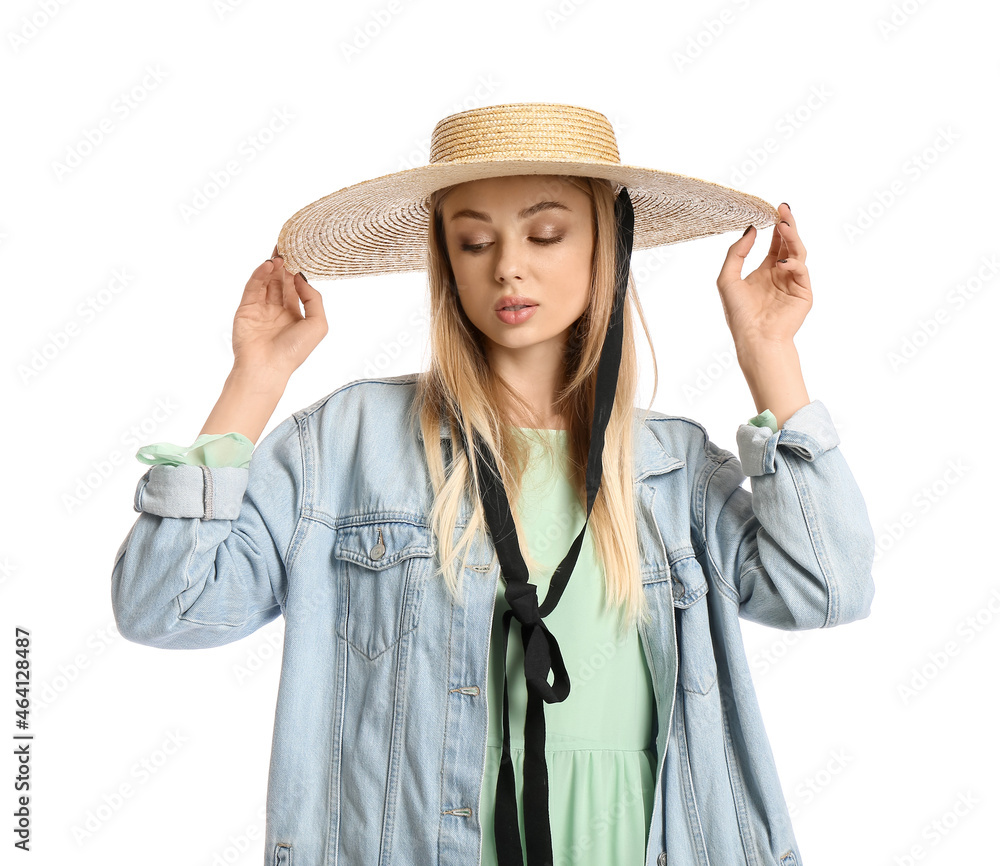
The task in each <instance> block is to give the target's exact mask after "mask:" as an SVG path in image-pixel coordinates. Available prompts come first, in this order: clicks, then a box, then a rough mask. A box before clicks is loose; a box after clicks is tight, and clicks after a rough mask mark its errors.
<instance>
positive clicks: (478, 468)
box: [112, 104, 874, 866]
mask: <svg viewBox="0 0 1000 866" xmlns="http://www.w3.org/2000/svg"><path fill="white" fill-rule="evenodd" d="M633 200H634V201H635V205H634V208H633V204H632V202H633ZM747 214H751V215H752V216H754V217H755V221H757V222H760V223H763V224H771V223H774V225H775V227H774V230H773V233H772V237H771V244H770V248H769V250H768V253H767V255H766V256H765V258H764V260H763V262H762V263H761V264H760V266H759V267H758V268H757V269H756V270H754V271H753V272H752V273H750V274H748V275H747V276H746V277H742V276H741V271H742V266H743V260H744V259H745V258H746V257H747V255H748V254H749V252H750V250H751V248H752V246H753V243H754V240H755V238H756V229H755V228H754V227H753V224H752V222H751V225H750V226H749V228H747V230H746V231H745V232H744V234H743V235H742V236H741V237H740V239H739V240H737V241H736V242H735V243H734V244H733V245H732V246H731V247H730V249H729V252H728V255H727V256H726V259H725V262H724V263H723V266H722V270H721V272H720V274H719V277H718V281H717V286H718V289H719V292H720V295H721V298H722V303H723V308H724V311H725V315H726V321H727V322H728V324H729V327H730V329H731V331H732V334H733V339H734V342H735V347H736V352H737V357H738V359H739V363H740V368H741V369H742V371H743V373H744V375H745V376H746V380H747V384H748V385H749V388H750V391H751V394H752V396H753V399H754V402H755V404H756V408H757V410H758V413H759V414H758V415H756V416H755V417H754V418H752V419H750V421H749V422H748V423H746V424H742V425H740V427H739V430H738V433H737V442H738V446H739V452H740V459H737V457H736V456H735V455H733V454H730V453H729V452H726V451H724V450H722V449H720V448H718V447H717V446H715V445H714V444H713V443H712V442H711V441H710V439H709V438H708V435H707V432H706V431H705V429H704V428H703V427H702V426H701V425H699V424H698V423H697V422H695V421H692V420H690V419H687V418H683V417H680V416H674V415H665V414H662V413H658V412H653V411H650V410H648V409H647V410H646V411H641V410H639V409H637V408H636V407H635V406H634V401H635V397H636V389H637V381H638V370H637V360H636V353H635V345H634V335H633V322H632V313H633V310H634V311H635V314H636V315H637V316H638V317H639V318H640V320H641V321H642V322H643V327H644V328H645V321H644V320H643V319H642V314H641V309H640V308H639V304H638V297H637V295H636V293H635V289H634V285H633V284H632V283H631V282H630V280H629V271H628V260H629V254H630V252H631V249H632V245H633V238H634V239H635V245H636V246H654V245H656V244H658V243H672V242H677V241H682V240H687V239H691V238H695V237H701V236H704V235H707V234H712V233H716V232H719V231H725V230H729V229H730V228H733V227H734V225H733V221H734V220H736V219H740V218H746V216H747ZM776 216H777V220H776V221H775V214H774V212H773V209H771V208H770V206H769V205H767V204H766V203H764V202H761V201H760V200H759V199H755V198H754V197H752V196H748V195H746V194H744V193H740V192H737V191H735V190H728V189H726V188H725V187H719V186H717V185H714V184H710V183H709V182H706V181H699V180H697V179H693V178H686V177H684V176H681V175H674V174H667V173H665V172H655V171H652V170H648V169H635V168H631V167H628V166H622V165H621V163H620V162H619V160H618V154H617V148H616V147H615V146H614V135H613V131H612V130H611V127H610V124H608V123H607V120H606V118H604V116H603V115H600V114H598V113H596V112H590V111H588V110H586V109H580V108H576V107H572V106H553V105H545V104H541V105H536V104H529V105H506V106H491V107H488V108H484V109H476V110H474V111H471V112H462V113H461V114H458V115H453V116H451V117H449V118H445V119H444V120H443V121H441V122H440V123H439V124H438V126H437V127H436V128H435V133H434V136H433V138H432V154H431V165H429V166H427V167H423V168H421V169H411V170H409V171H407V172H401V173H398V174H397V175H392V176H388V177H387V178H379V179H376V180H375V181H369V182H366V183H365V184H358V185H356V186H355V187H348V188H346V189H345V190H341V191H340V192H339V193H336V194H334V195H333V196H328V197H327V198H326V199H322V200H320V201H318V202H315V203H313V205H310V206H309V207H308V208H304V209H303V210H302V211H300V212H299V213H298V214H296V215H295V217H293V218H292V219H290V220H289V221H288V222H287V223H286V225H285V227H284V228H283V229H282V233H281V236H280V237H279V244H278V247H281V248H282V254H280V255H279V253H278V247H276V248H275V256H274V257H273V258H272V259H271V260H269V261H266V262H264V263H263V264H261V265H260V266H259V267H258V268H256V270H255V271H254V272H253V274H252V275H251V277H250V280H249V281H248V283H247V285H246V289H245V291H244V294H243V299H242V302H241V304H240V307H239V309H238V311H237V314H236V319H235V324H234V329H233V350H234V355H235V362H234V367H233V371H232V373H231V375H230V377H229V379H228V380H227V382H226V386H225V389H224V391H223V394H222V396H221V397H220V399H219V401H218V403H217V404H216V406H215V408H214V410H213V411H212V413H211V415H210V416H209V418H208V421H207V422H206V424H205V426H204V428H203V430H202V434H201V436H199V437H198V439H197V440H196V441H195V443H194V445H192V446H191V448H188V449H181V448H177V447H175V446H171V445H169V444H166V443H160V444H159V445H154V446H147V447H146V448H144V449H140V452H139V454H138V455H137V456H138V457H139V458H140V459H141V460H143V461H144V462H148V463H151V464H154V465H153V466H152V468H151V469H150V470H149V471H148V472H147V473H146V474H145V475H144V476H143V477H142V478H141V479H140V481H139V484H138V487H137V490H136V496H135V504H134V507H135V509H136V511H139V512H141V513H140V516H139V518H138V520H137V521H136V523H135V525H134V527H133V528H132V530H131V532H130V533H129V536H128V537H127V538H126V539H125V542H124V543H123V544H122V546H121V548H120V549H119V551H118V556H117V558H116V561H115V565H114V571H113V575H112V601H113V606H114V612H115V616H116V620H117V622H118V626H119V629H120V630H121V633H122V634H123V635H124V636H125V637H126V638H129V639H130V640H134V641H137V642H140V643H144V644H148V645H152V646H160V647H172V648H194V647H205V646H216V645H219V644H223V643H227V642H230V641H234V640H238V639H240V638H242V637H245V636H246V635H248V634H250V633H252V632H253V631H255V630H256V629H257V628H259V627H260V626H262V625H264V624H265V623H267V622H269V621H271V620H272V619H274V618H275V617H276V616H278V615H279V614H282V615H283V616H284V618H285V642H284V650H283V656H282V674H281V685H280V688H279V695H278V703H277V713H276V718H275V736H274V742H273V751H272V756H271V771H270V777H269V786H268V811H267V829H266V843H265V844H266V847H265V863H268V864H271V863H276V864H277V863H285V864H295V866H304V864H309V866H312V864H320V863H322V864H327V863H333V862H337V863H350V864H355V863H357V864H361V863H382V864H390V863H422V864H423V863H441V864H468V863H483V864H499V866H509V864H514V863H519V864H520V863H524V862H527V863H528V864H529V866H536V864H552V863H559V864H569V863H580V864H591V863H593V864H597V863H601V864H605V863H614V864H635V866H639V864H643V863H645V864H649V866H652V864H659V866H662V864H664V863H670V864H671V866H680V864H684V866H687V864H691V866H694V864H705V863H709V862H711V863H725V864H727V866H731V864H736V863H747V864H757V866H759V864H780V866H794V864H800V863H801V862H802V861H801V856H800V854H799V852H798V848H797V845H796V842H795V839H794V835H793V832H792V828H791V825H790V821H789V816H788V812H787V809H786V806H785V801H784V798H783V796H782V791H781V787H780V784H779V782H778V777H777V772H776V769H775V767H774V761H773V757H772V754H771V750H770V747H769V745H768V741H767V737H766V734H765V731H764V728H763V724H762V720H761V717H760V712H759V709H758V707H757V703H756V699H755V697H754V691H753V683H752V680H751V677H750V673H749V669H748V665H747V661H746V656H745V653H744V650H743V645H742V640H741V636H740V630H739V622H738V617H739V616H743V617H745V618H747V619H751V620H754V621H756V622H761V623H766V624H769V625H773V626H775V627H778V628H785V629H802V628H815V627H829V626H833V625H837V624H840V623H845V622H850V621H852V620H855V619H859V618H861V617H864V616H867V615H868V613H869V611H870V604H871V600H872V596H873V585H872V581H871V563H872V560H873V557H874V538H873V533H872V531H871V526H870V524H869V522H868V516H867V511H866V509H865V505H864V501H863V499H862V496H861V494H860V491H859V490H858V488H857V485H856V484H855V482H854V479H853V477H852V475H851V473H850V470H849V469H848V468H847V465H846V463H845V462H844V459H843V457H842V455H841V454H840V452H839V450H838V449H837V444H838V442H839V439H838V437H837V434H836V431H835V429H834V427H833V423H832V421H831V419H830V416H829V414H828V412H827V411H826V409H825V407H824V406H823V404H822V403H820V402H818V401H810V400H809V397H808V395H807V393H806V390H805V386H804V383H803V380H802V375H801V371H800V368H799V364H798V359H797V354H796V351H795V347H794V345H793V342H792V338H793V336H794V334H795V333H796V331H797V330H798V328H799V326H800V325H801V323H802V321H803V318H804V316H805V315H806V313H807V312H808V311H809V308H810V306H811V303H812V294H811V287H810V281H809V275H808V271H807V269H806V266H805V255H806V251H805V247H804V246H803V244H802V240H801V238H800V236H799V233H798V229H797V227H796V223H795V219H794V217H793V216H792V214H791V211H790V209H789V208H788V205H787V204H784V203H783V204H782V205H781V206H780V208H779V210H778V211H777V214H776ZM423 266H426V268H427V271H428V277H429V289H430V304H431V349H432V355H431V363H430V369H429V370H427V371H425V372H422V373H419V374H413V375H406V376H394V377H386V378H381V379H362V380H359V381H356V382H352V383H350V384H348V385H345V386H344V387H342V388H340V389H338V390H337V391H334V392H333V393H332V394H329V395H327V396H326V397H324V398H322V399H321V400H319V401H317V402H316V403H314V404H313V405H312V406H309V407H307V408H305V409H302V410H300V411H298V412H296V413H294V414H293V415H292V416H291V417H290V418H288V419H286V420H285V421H284V422H283V423H281V424H280V425H278V426H277V427H276V428H275V429H274V430H272V431H271V433H270V434H269V435H268V436H267V437H265V438H264V439H263V440H262V441H261V442H260V444H258V445H257V446H256V449H254V443H255V442H256V440H257V439H258V438H259V437H260V434H261V432H262V430H263V428H264V426H265V425H266V424H267V422H268V420H269V418H270V416H271V414H272V412H273V410H274V408H275V406H276V404H277V401H278V399H279V398H280V396H281V394H282V393H283V390H284V387H285V385H286V383H287V381H288V378H289V377H290V375H291V374H292V372H294V370H296V369H297V368H298V367H299V366H300V365H301V364H302V363H303V361H304V360H305V359H306V357H307V356H308V355H309V353H310V352H311V351H312V350H313V349H314V348H315V346H316V345H317V344H318V343H319V341H320V340H321V339H322V338H323V337H324V336H325V335H326V333H327V332H328V330H329V325H328V322H327V318H326V315H325V313H324V306H323V300H322V298H321V296H320V293H319V292H318V291H317V290H316V289H315V288H314V287H313V286H312V285H310V283H309V282H308V281H307V280H306V279H305V277H304V274H303V270H305V271H306V272H308V273H309V274H310V275H311V276H312V277H316V276H326V277H338V276H355V275H360V274H365V273H381V272H389V271H400V270H412V269H415V268H418V267H423ZM300 302H301V305H302V309H301V310H300ZM364 326H365V325H364V324H363V323H340V322H337V323H335V327H364ZM251 452H252V458H251V456H250V455H251ZM748 475H749V477H750V479H751V491H747V490H746V489H745V488H743V487H742V482H743V481H745V480H746V477H747V476H748ZM570 578H572V579H570ZM513 619H517V621H518V626H517V628H516V629H515V631H516V632H518V633H519V634H520V637H521V640H520V641H516V640H515V641H510V642H508V640H507V636H508V631H509V630H510V629H511V628H512V622H511V621H512V620H513ZM550 674H551V675H552V680H553V681H552V682H549V677H550ZM522 732H523V734H524V736H523V737H522V736H521V734H522ZM525 856H526V859H525Z"/></svg>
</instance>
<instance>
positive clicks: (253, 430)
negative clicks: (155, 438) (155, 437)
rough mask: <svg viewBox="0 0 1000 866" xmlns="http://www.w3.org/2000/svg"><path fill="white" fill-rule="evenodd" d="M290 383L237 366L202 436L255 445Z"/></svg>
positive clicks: (278, 377)
mask: <svg viewBox="0 0 1000 866" xmlns="http://www.w3.org/2000/svg"><path fill="white" fill-rule="evenodd" d="M287 383H288V380H287V379H285V378H282V377H280V376H274V375H269V374H266V373H262V372H259V371H256V370H237V369H236V368H235V367H234V368H233V370H232V372H231V373H230V374H229V376H228V378H227V379H226V384H225V385H224V386H223V389H222V394H221V395H220V396H219V399H218V401H217V402H216V404H215V407H214V408H213V409H212V412H211V414H210V415H209V416H208V420H206V421H205V426H204V427H202V428H201V433H199V435H203V434H206V433H207V434H212V433H233V432H236V433H242V434H243V435H244V436H246V437H247V439H249V440H250V441H251V442H253V443H255V444H256V442H257V440H258V439H259V438H260V434H261V433H262V432H263V430H264V427H265V426H266V425H267V422H268V421H269V420H270V418H271V415H272V414H274V410H275V407H276V406H277V405H278V401H279V400H280V399H281V395H282V394H284V392H285V385H286V384H287ZM772 411H773V410H772Z"/></svg>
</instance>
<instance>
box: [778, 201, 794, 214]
mask: <svg viewBox="0 0 1000 866" xmlns="http://www.w3.org/2000/svg"><path fill="white" fill-rule="evenodd" d="M781 204H783V205H784V206H785V207H787V208H788V212H789V213H791V211H792V206H791V205H790V204H789V203H788V202H787V201H783V202H782V203H781Z"/></svg>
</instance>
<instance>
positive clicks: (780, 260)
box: [778, 259, 788, 264]
mask: <svg viewBox="0 0 1000 866" xmlns="http://www.w3.org/2000/svg"><path fill="white" fill-rule="evenodd" d="M778 261H779V262H781V264H784V263H785V262H787V261H788V259H778Z"/></svg>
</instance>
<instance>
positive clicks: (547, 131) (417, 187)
mask: <svg viewBox="0 0 1000 866" xmlns="http://www.w3.org/2000/svg"><path fill="white" fill-rule="evenodd" d="M524 174H545V175H577V176H581V177H600V178H606V179H608V180H610V181H613V182H615V183H616V184H619V185H622V186H625V187H627V188H628V191H629V196H630V197H631V199H632V206H633V208H634V210H635V235H634V242H633V249H636V250H640V249H648V248H650V247H658V246H664V245H667V244H675V243H679V242H681V241H689V240H695V239H696V238H701V237H707V236H709V235H715V234H721V233H723V232H728V231H737V230H738V231H740V232H742V231H743V230H744V229H745V228H746V227H747V226H748V225H750V224H751V223H752V224H753V225H755V226H756V227H757V228H758V229H761V228H764V227H766V226H770V225H773V224H774V223H775V222H777V220H778V212H777V209H776V208H774V207H773V206H772V205H771V204H769V203H768V202H766V201H764V200H763V199H760V198H758V197H757V196H753V195H749V194H748V193H744V192H740V191H739V190H736V189H732V188H730V187H727V186H722V185H720V184H717V183H712V182H711V181H707V180H701V179H699V178H696V177H690V176H688V175H683V174H674V173H672V172H666V171H658V170H655V169H649V168H639V167H636V166H630V165H623V164H622V163H621V161H620V159H619V155H618V146H617V142H616V140H615V134H614V130H613V129H612V127H611V123H610V122H609V121H608V119H607V118H606V117H605V116H604V115H603V114H601V113H599V112H596V111H591V110H590V109H586V108H580V107H577V106H572V105H557V104H550V103H515V104H507V105H494V106H487V107H484V108H475V109H472V110H470V111H462V112H459V113H458V114H453V115H450V116H449V117H446V118H444V119H443V120H441V121H439V122H438V124H437V126H435V127H434V132H433V134H432V135H431V152H430V158H429V164H428V165H426V166H420V167H418V168H411V169H407V170H405V171H399V172H395V173H394V174H388V175H383V176H382V177H377V178H373V179H371V180H366V181H363V182H361V183H357V184H354V185H352V186H348V187H344V188H343V189H340V190H338V191H337V192H334V193H331V194H330V195H327V196H324V197H323V198H321V199H319V200H318V201H314V202H313V203H312V204H309V205H306V206H305V207H303V208H302V209H301V210H299V211H298V212H296V213H295V214H293V215H292V216H291V217H290V218H289V219H288V220H287V221H286V222H285V224H284V225H283V226H282V228H281V232H280V234H279V236H278V251H279V253H280V254H281V255H282V256H283V258H284V262H285V268H286V269H287V270H288V271H290V272H291V273H297V272H299V271H301V272H302V273H304V274H305V275H306V277H307V278H308V279H309V280H317V279H319V280H324V279H328V280H333V279H343V278H347V277H360V276H368V275H373V274H384V273H399V272H404V271H420V270H424V268H426V259H427V233H428V217H429V212H428V197H429V196H430V194H431V193H432V192H434V191H435V190H437V189H440V188H442V187H446V186H451V185H453V184H457V183H464V182H465V181H470V180H479V179H481V178H487V177H503V176H509V175H524Z"/></svg>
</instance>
